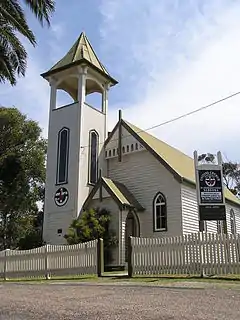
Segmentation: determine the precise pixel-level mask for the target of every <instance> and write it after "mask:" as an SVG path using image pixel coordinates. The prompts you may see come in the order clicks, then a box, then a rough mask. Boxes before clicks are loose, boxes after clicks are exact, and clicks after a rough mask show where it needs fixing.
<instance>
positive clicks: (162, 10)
mask: <svg viewBox="0 0 240 320" xmlns="http://www.w3.org/2000/svg"><path fill="white" fill-rule="evenodd" d="M101 12H102V15H103V24H102V36H103V45H104V51H105V52H106V53H108V54H109V55H110V54H111V59H113V58H112V57H113V55H114V53H115V57H114V59H115V61H113V62H114V63H115V66H116V72H117V73H118V74H119V75H122V74H123V75H124V78H125V80H124V81H126V85H128V84H127V81H128V77H130V76H131V74H129V73H128V72H129V70H131V71H130V72H131V73H132V72H133V70H134V72H135V74H136V75H137V77H135V84H134V85H133V84H132V83H131V88H130V89H129V92H130V91H131V92H133V93H134V101H135V102H134V103H133V104H131V105H129V106H128V107H124V108H123V115H124V118H126V119H127V120H129V121H130V122H133V123H135V124H136V125H138V126H140V127H141V128H148V127H151V126H152V125H156V124H158V123H161V122H164V121H166V120H168V119H171V118H173V117H175V116H178V115H181V114H183V113H185V112H189V111H191V110H194V109H197V108H199V107H201V106H203V105H206V104H209V103H211V102H213V101H215V100H218V99H221V98H223V97H224V96H227V95H230V94H232V93H234V92H237V91H240V59H239V57H240V19H239V17H240V4H239V2H236V1H233V0H232V1H231V0H229V1H227V0H208V1H204V0H199V1H197V0H194V1H191V0H188V1H185V2H183V1H177V0H172V1H171V0H169V1H159V0H151V1H144V0H139V1H138V4H137V5H136V3H135V2H134V1H130V0H121V1H120V0H103V1H102V6H101ZM117 59H118V63H117ZM133 63H134V64H135V65H134V69H133ZM127 100H128V97H125V98H123V99H122V102H123V105H124V106H126V103H127ZM239 105H240V95H239V96H237V97H235V98H233V99H230V100H228V101H226V102H223V103H221V104H218V105H216V106H214V107H212V108H209V109H207V110H205V111H202V112H199V113H196V114H195V115H192V116H189V117H186V118H185V119H182V120H179V121H177V122H175V123H172V124H169V125H166V126H163V127H161V128H158V129H155V130H152V131H150V133H152V134H154V135H156V136H158V137H159V138H161V139H163V140H165V141H167V142H168V143H170V144H172V145H174V146H176V147H178V148H179V149H181V150H183V151H184V152H186V153H188V154H190V155H192V152H193V150H194V149H198V150H199V151H200V152H216V151H217V150H218V149H220V150H221V151H223V152H224V153H226V154H227V155H228V158H230V159H233V160H240V151H239V148H238V147H236V145H237V141H238V136H239V129H238V127H239V115H240V109H239ZM115 107H116V106H113V108H112V111H110V118H109V123H110V125H111V126H112V125H113V124H114V122H115V121H116V118H117V112H116V108H115ZM110 108H111V101H110Z"/></svg>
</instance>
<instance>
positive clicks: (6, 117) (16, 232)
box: [0, 107, 47, 249]
mask: <svg viewBox="0 0 240 320" xmlns="http://www.w3.org/2000/svg"><path fill="white" fill-rule="evenodd" d="M46 148H47V144H46V140H45V139H43V138H42V136H41V129H40V127H39V126H38V124H37V123H36V122H34V121H32V120H28V119H27V118H26V116H25V115H23V114H21V113H20V111H18V110H17V109H16V108H5V107H0V249H3V248H16V247H17V246H18V243H19V240H20V239H21V238H23V237H24V236H25V234H27V233H29V232H30V231H31V230H32V228H33V221H34V219H36V216H37V215H38V211H39V208H38V206H37V202H38V201H41V200H42V196H43V188H44V181H45V159H46Z"/></svg>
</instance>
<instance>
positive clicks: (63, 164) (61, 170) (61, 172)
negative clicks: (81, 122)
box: [56, 128, 70, 184]
mask: <svg viewBox="0 0 240 320" xmlns="http://www.w3.org/2000/svg"><path fill="white" fill-rule="evenodd" d="M69 132H70V130H69V129H68V128H62V129H61V130H60V131H59V133H58V152H57V179H56V183H57V184H63V183H67V182H68V156H69Z"/></svg>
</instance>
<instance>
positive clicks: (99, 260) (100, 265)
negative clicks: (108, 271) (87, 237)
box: [97, 238, 104, 277]
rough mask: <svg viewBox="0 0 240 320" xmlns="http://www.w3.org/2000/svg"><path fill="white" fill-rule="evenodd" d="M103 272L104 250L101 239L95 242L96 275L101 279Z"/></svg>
mask: <svg viewBox="0 0 240 320" xmlns="http://www.w3.org/2000/svg"><path fill="white" fill-rule="evenodd" d="M103 272H104V248H103V239H101V238H100V239H98V240H97V275H98V277H102V275H103Z"/></svg>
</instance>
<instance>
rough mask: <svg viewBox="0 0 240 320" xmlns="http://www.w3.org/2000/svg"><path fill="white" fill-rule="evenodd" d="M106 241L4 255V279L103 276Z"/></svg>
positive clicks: (0, 258) (0, 262)
mask: <svg viewBox="0 0 240 320" xmlns="http://www.w3.org/2000/svg"><path fill="white" fill-rule="evenodd" d="M102 272H103V240H102V239H99V240H93V241H89V242H86V243H79V244H75V245H45V246H43V247H40V248H35V249H31V250H9V249H7V250H4V251H1V252H0V277H1V278H4V279H5V280H7V279H10V278H26V277H27V278H34V277H45V278H46V279H50V278H51V277H53V276H67V275H88V274H97V275H99V276H100V275H101V273H102Z"/></svg>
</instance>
